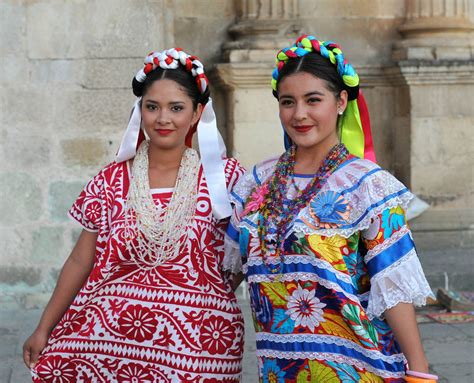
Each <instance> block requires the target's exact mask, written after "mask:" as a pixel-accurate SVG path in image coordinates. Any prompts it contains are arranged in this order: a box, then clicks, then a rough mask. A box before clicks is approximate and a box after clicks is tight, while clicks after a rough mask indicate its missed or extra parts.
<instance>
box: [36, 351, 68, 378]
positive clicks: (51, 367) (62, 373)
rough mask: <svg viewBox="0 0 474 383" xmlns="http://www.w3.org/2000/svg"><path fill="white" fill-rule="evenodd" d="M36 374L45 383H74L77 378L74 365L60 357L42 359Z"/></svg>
mask: <svg viewBox="0 0 474 383" xmlns="http://www.w3.org/2000/svg"><path fill="white" fill-rule="evenodd" d="M36 373H37V374H38V377H39V378H40V379H41V381H42V382H45V383H75V382H76V377H77V370H76V364H75V363H74V362H71V361H70V360H68V359H66V358H63V357H61V356H50V357H47V358H46V359H44V360H43V361H42V362H41V363H40V365H39V366H38V368H37V369H36Z"/></svg>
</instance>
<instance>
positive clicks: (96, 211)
mask: <svg viewBox="0 0 474 383" xmlns="http://www.w3.org/2000/svg"><path fill="white" fill-rule="evenodd" d="M85 213H86V216H87V217H88V218H89V219H90V220H91V221H92V222H96V221H97V220H98V219H99V218H100V214H101V206H100V201H99V200H96V199H94V200H91V201H88V202H87V203H85Z"/></svg>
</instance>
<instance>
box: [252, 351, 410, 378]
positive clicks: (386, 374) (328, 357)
mask: <svg viewBox="0 0 474 383" xmlns="http://www.w3.org/2000/svg"><path fill="white" fill-rule="evenodd" d="M256 354H257V356H258V357H266V358H278V359H290V360H297V359H310V360H315V359H317V360H321V361H329V362H335V363H345V364H349V365H352V366H356V367H357V368H358V369H360V370H363V369H365V370H366V371H369V372H371V373H373V374H375V375H377V376H380V377H382V378H402V377H403V376H405V371H400V372H390V371H386V370H380V369H378V368H375V367H373V366H372V365H370V364H368V363H365V362H363V361H361V360H358V359H355V358H351V357H349V356H345V355H340V354H331V353H326V352H298V351H293V352H287V351H275V350H268V349H263V350H261V349H257V352H256Z"/></svg>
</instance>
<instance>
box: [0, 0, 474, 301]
mask: <svg viewBox="0 0 474 383" xmlns="http://www.w3.org/2000/svg"><path fill="white" fill-rule="evenodd" d="M439 1H441V0H439ZM449 1H450V0H447V1H446V4H449ZM451 1H453V2H455V5H456V9H461V10H462V11H463V13H462V14H461V16H459V15H458V16H459V17H458V16H456V17H458V19H456V20H457V24H456V25H458V26H459V25H461V26H464V30H460V29H459V28H458V29H454V32H453V30H450V32H449V33H457V35H456V36H458V40H456V41H459V44H458V46H457V47H456V51H455V52H456V57H455V58H454V59H453V58H451V59H450V58H449V55H448V56H446V51H442V50H439V52H438V53H436V54H443V52H445V53H444V54H445V56H443V57H444V59H445V62H444V63H443V64H442V65H441V64H440V63H439V62H438V61H439V60H437V59H436V57H435V58H431V59H430V58H429V57H428V58H426V57H422V58H420V57H418V58H416V57H417V56H416V54H420V52H424V53H426V52H428V53H429V52H432V50H430V49H429V46H430V45H429V44H434V43H436V44H437V45H436V46H438V47H442V41H440V40H426V39H425V40H423V38H424V37H423V36H425V35H426V33H428V32H426V30H425V31H424V32H423V30H422V32H423V33H420V34H419V35H416V33H415V32H412V31H413V30H414V29H413V28H415V27H418V24H417V23H419V19H420V18H421V19H422V21H425V20H426V18H430V17H440V16H439V15H438V14H435V12H434V11H433V12H431V13H432V14H429V12H428V13H426V14H424V13H420V14H419V15H418V16H420V17H418V19H417V18H416V17H417V14H416V12H414V11H413V9H415V8H416V7H415V8H413V9H412V8H410V6H411V5H410V4H415V5H416V6H417V7H418V8H416V9H415V10H419V9H421V8H422V7H421V5H420V4H419V3H418V2H417V1H415V0H408V1H407V2H402V1H399V0H363V1H362V0H361V1H357V2H354V1H350V0H318V1H314V0H300V1H298V0H278V1H277V0H273V1H264V0H261V1H260V0H196V1H187V0H174V1H173V0H44V1H34V0H3V1H2V2H1V3H0V26H1V27H0V28H1V29H0V31H1V32H0V41H1V46H0V57H1V63H2V71H0V99H1V104H0V124H1V125H0V132H1V133H0V134H1V135H0V147H1V152H0V160H1V165H0V243H1V244H2V247H1V250H0V288H1V290H2V291H3V292H5V293H6V294H7V295H8V294H10V293H11V294H14V296H15V297H23V299H30V300H29V301H28V302H30V303H28V302H26V304H35V302H41V300H38V299H37V298H38V297H37V296H35V298H33V299H31V298H28V297H31V293H32V291H34V292H35V293H42V292H45V296H46V295H48V294H49V291H50V289H51V288H52V286H53V285H54V282H55V279H56V277H57V273H58V270H59V268H60V267H61V265H62V263H63V261H64V259H65V257H67V255H68V253H69V251H70V250H71V248H72V246H73V244H74V242H75V240H76V238H77V236H78V233H79V232H80V229H79V228H78V227H77V226H75V225H74V224H73V223H71V222H69V220H68V219H67V217H66V212H67V210H68V208H69V206H70V205H71V203H72V202H73V200H74V199H75V197H76V196H77V194H78V193H79V192H80V190H81V189H82V187H83V186H84V184H85V182H86V181H87V180H88V179H89V178H90V177H92V176H93V175H94V174H95V173H96V172H97V171H98V170H99V169H100V168H101V167H102V166H104V165H105V164H106V163H108V162H110V161H111V160H112V159H113V156H114V153H115V150H116V149H117V146H118V142H119V140H120V138H121V134H122V132H123V130H124V128H125V126H126V123H127V119H128V115H129V111H130V108H131V105H132V103H133V100H134V97H133V95H132V93H131V90H130V83H131V79H132V76H133V75H134V74H135V72H136V70H137V69H138V68H139V67H140V65H141V63H142V59H143V57H144V56H145V54H147V53H148V52H149V51H151V50H155V49H164V48H166V47H170V46H181V47H183V48H185V49H186V50H189V51H190V52H192V53H196V54H198V56H200V57H201V59H202V60H203V61H204V62H205V63H206V64H207V67H208V68H209V69H210V68H214V69H213V71H211V72H210V73H211V79H212V82H213V84H214V87H213V98H214V100H215V105H216V106H217V108H216V109H217V110H216V112H217V114H218V118H219V123H220V127H221V129H222V131H223V133H224V135H225V137H226V140H227V144H228V147H229V150H230V151H231V152H232V153H234V154H235V155H236V156H238V157H239V158H240V159H241V160H242V162H243V163H244V164H245V165H247V166H248V165H250V164H252V163H254V162H256V161H259V160H261V159H263V158H265V157H267V156H269V155H273V154H277V153H280V152H281V150H282V139H281V128H280V124H279V121H278V111H277V103H276V102H275V100H274V99H273V97H272V96H271V91H270V86H269V80H270V74H271V70H272V64H273V57H274V54H275V52H276V50H277V49H278V48H280V47H282V46H284V45H287V44H288V43H290V42H291V41H292V40H294V37H295V36H296V35H298V34H299V33H300V32H301V31H305V32H310V33H312V34H314V35H316V36H318V37H319V38H322V39H329V38H331V39H334V40H335V41H337V42H338V43H340V44H341V45H342V47H343V49H344V51H345V53H346V55H347V57H348V58H349V59H350V61H351V62H352V63H353V65H354V67H355V68H356V69H357V70H358V72H359V75H360V77H361V82H362V87H363V91H364V92H365V95H366V99H367V102H368V104H369V109H370V111H371V117H372V126H373V134H374V139H375V144H376V148H377V155H378V158H379V162H380V163H381V165H382V166H384V167H386V168H388V169H389V170H391V171H394V172H395V173H396V174H397V176H399V177H400V178H401V179H402V180H403V181H404V182H406V183H407V184H408V185H409V186H411V187H412V188H413V189H414V191H415V192H416V193H419V194H420V195H421V196H422V197H424V198H425V199H427V200H428V201H429V202H431V203H432V204H433V205H434V206H435V208H434V210H433V211H434V214H435V215H434V216H433V215H431V216H430V217H431V218H425V219H424V221H423V220H422V221H420V222H421V223H420V224H419V227H420V228H421V229H426V231H427V232H430V233H432V232H433V228H434V229H436V230H438V229H439V228H440V227H441V228H443V224H445V226H444V229H449V230H451V231H453V230H457V229H456V228H459V227H463V228H465V229H466V228H469V227H471V228H472V225H473V221H474V219H473V218H472V211H473V210H472V206H473V204H472V190H473V188H472V186H473V185H472V181H473V180H472V160H473V153H472V134H470V132H471V130H472V123H473V120H474V115H473V108H472V107H471V104H472V102H471V101H470V100H471V99H472V96H473V92H474V90H473V89H474V88H473V83H472V77H473V76H472V74H473V69H472V65H473V64H472V29H470V28H471V27H470V26H471V25H472V20H473V19H474V17H473V15H472V11H473V8H474V7H471V8H469V7H468V6H466V8H465V9H464V8H463V7H464V6H465V4H467V5H469V3H470V1H468V0H451ZM437 2H438V0H436V1H434V2H427V3H430V4H435V5H436V4H437ZM422 5H423V4H422ZM420 7H421V8H420ZM422 10H423V9H422ZM410 12H411V13H410ZM445 13H446V14H445V15H444V16H443V17H448V16H449V17H451V15H450V14H449V15H448V13H449V12H448V10H447V9H446V12H445ZM430 15H431V16H430ZM433 15H434V16H433ZM449 17H448V18H449ZM413 20H415V21H413ZM459 20H461V23H459ZM413 22H414V23H415V24H416V25H415V27H413V25H412V24H413ZM464 22H465V23H466V24H463V23H464ZM410 23H412V24H410ZM441 24H442V23H441ZM438 25H439V23H438ZM404 28H405V29H404ZM410 28H412V29H410ZM415 29H416V28H415ZM432 30H433V27H432V28H431V29H430V31H431V32H429V33H432ZM429 33H428V34H429ZM443 33H445V31H444V32H443ZM463 33H464V34H463ZM441 34H442V33H441ZM466 34H467V35H466ZM430 36H431V35H430ZM459 36H461V37H459ZM465 36H468V37H465ZM469 36H470V37H469ZM431 37H432V36H431ZM431 37H430V38H431ZM463 39H464V40H463ZM466 39H467V40H466ZM433 41H434V42H433ZM423 44H424V45H423ZM463 44H464V45H463ZM463 47H464V48H463ZM466 47H467V51H468V52H471V53H469V54H468V55H467V56H466V55H465V51H466V49H465V48H466ZM427 49H428V50H427ZM439 49H441V48H439ZM463 49H464V50H463ZM469 50H470V51H469ZM448 52H452V51H448ZM414 54H415V56H413V55H414ZM463 54H464V56H463ZM426 63H428V64H426ZM433 63H435V64H437V65H434V64H433ZM438 64H439V65H438ZM429 68H431V72H430V69H429ZM433 68H434V69H433ZM436 68H437V69H436ZM436 70H438V76H441V77H443V78H445V79H446V80H444V82H443V84H442V85H441V86H440V85H439V84H437V78H436ZM417 71H418V72H417ZM433 71H434V72H433ZM417 73H418V75H417ZM429 73H431V74H429ZM430 76H431V77H430ZM420 78H424V79H425V81H420V80H419V79H420ZM448 78H449V79H451V80H449V79H448ZM426 79H428V80H426ZM430 79H431V80H430ZM445 101H446V102H445ZM433 173H436V175H437V176H436V177H433ZM466 207H470V208H471V209H470V210H466V209H465V208H466ZM466 211H467V213H466ZM436 214H438V216H436ZM450 214H451V215H450ZM469 214H471V215H469ZM433 217H435V219H434V218H433ZM436 217H438V218H436ZM439 217H441V220H440V218H439ZM443 217H444V218H446V217H448V218H447V219H445V220H444V221H443ZM436 220H437V222H435V221H436ZM446 222H448V223H449V222H451V223H452V224H451V225H448V226H446ZM415 226H416V225H415ZM453 228H454V229H453ZM430 230H431V231H430ZM436 230H435V231H436ZM468 232H469V230H467V229H466V233H468ZM430 235H431V234H430ZM466 235H467V237H466V238H467V239H466V241H467V242H469V240H470V238H471V236H470V234H466ZM22 293H24V295H22Z"/></svg>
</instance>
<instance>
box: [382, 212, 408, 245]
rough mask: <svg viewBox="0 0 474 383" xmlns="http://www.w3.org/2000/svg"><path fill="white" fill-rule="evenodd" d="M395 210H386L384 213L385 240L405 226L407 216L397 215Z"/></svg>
mask: <svg viewBox="0 0 474 383" xmlns="http://www.w3.org/2000/svg"><path fill="white" fill-rule="evenodd" d="M394 210H395V209H386V210H384V211H383V213H382V228H383V230H384V239H387V238H390V237H391V236H392V234H393V233H394V232H395V231H397V230H399V229H400V228H401V227H402V226H403V225H404V224H405V216H404V215H403V214H397V213H395V212H394Z"/></svg>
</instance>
